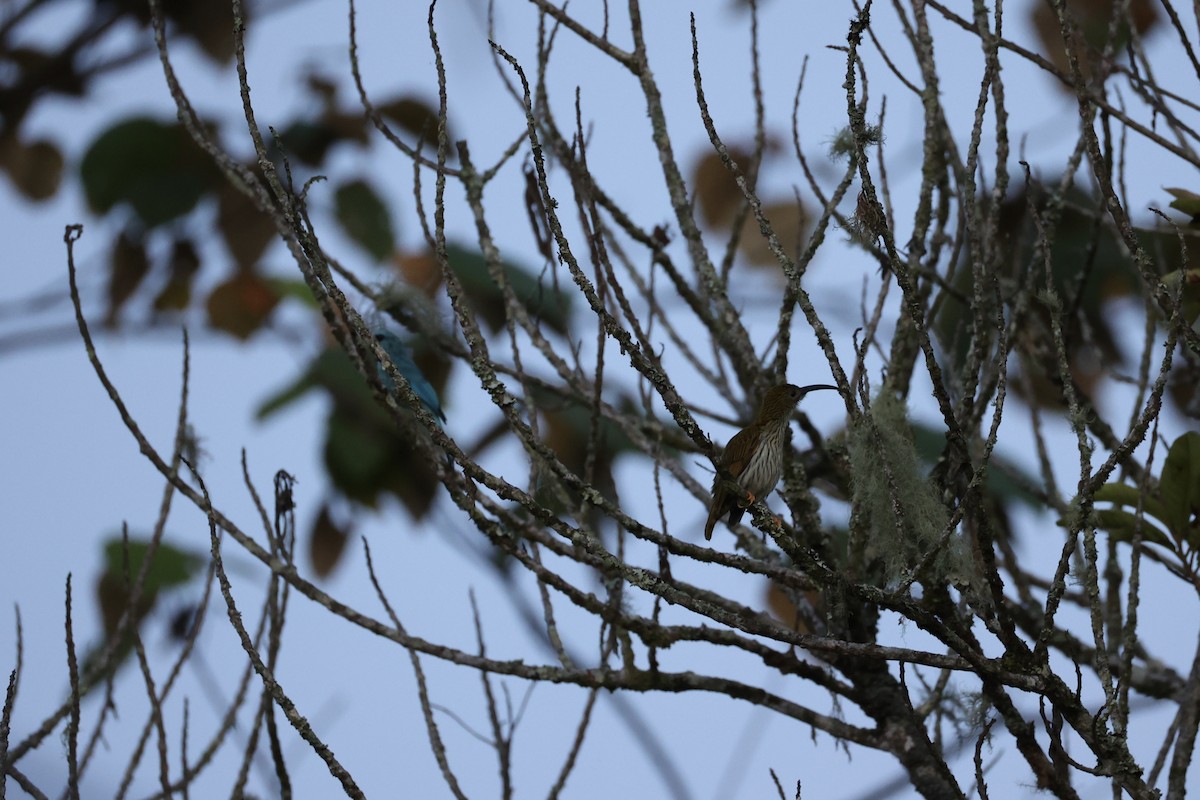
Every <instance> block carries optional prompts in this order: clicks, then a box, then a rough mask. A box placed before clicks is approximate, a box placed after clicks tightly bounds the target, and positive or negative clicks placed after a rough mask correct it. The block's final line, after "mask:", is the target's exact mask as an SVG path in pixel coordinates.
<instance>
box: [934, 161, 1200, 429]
mask: <svg viewBox="0 0 1200 800" xmlns="http://www.w3.org/2000/svg"><path fill="white" fill-rule="evenodd" d="M1055 183H1057V179H1051V180H1046V181H1044V182H1043V184H1044V185H1053V184H1055ZM981 202H987V201H986V200H981ZM1046 211H1047V199H1046V197H1045V196H1044V195H1042V194H1035V195H1033V196H1031V194H1030V190H1024V189H1023V190H1021V191H1020V192H1018V193H1016V194H1014V195H1013V196H1011V197H1009V198H1008V199H1007V200H1005V201H1004V205H1003V207H1002V208H1001V213H1000V230H999V236H1000V239H1001V246H1002V247H1003V249H1004V250H1005V252H1008V253H1010V254H1011V255H1010V258H1009V259H1008V261H1007V262H1006V263H1003V264H1001V265H1000V270H1001V272H1000V274H999V276H998V277H999V280H1000V286H1001V292H1002V294H1003V293H1004V292H1006V290H1007V289H1006V287H1015V286H1018V285H1021V284H1029V283H1032V284H1033V285H1036V286H1038V287H1043V286H1045V285H1046V277H1047V276H1046V265H1047V261H1048V263H1049V270H1050V275H1049V278H1050V285H1051V286H1052V287H1053V288H1054V291H1055V293H1056V294H1057V295H1058V298H1059V300H1060V302H1061V304H1062V309H1063V313H1062V314H1061V315H1060V317H1059V321H1060V323H1061V325H1062V328H1063V337H1064V340H1065V345H1066V349H1067V356H1068V360H1069V364H1070V369H1071V375H1072V378H1073V379H1074V381H1075V383H1076V385H1077V386H1078V387H1079V388H1080V389H1082V390H1083V391H1084V392H1087V393H1088V394H1091V393H1092V392H1093V390H1094V389H1095V388H1096V387H1097V384H1098V383H1099V381H1100V380H1101V378H1103V377H1104V375H1105V374H1106V373H1107V372H1109V371H1110V370H1111V369H1113V368H1114V367H1117V368H1119V367H1121V366H1123V365H1125V363H1126V356H1125V352H1124V350H1123V349H1122V348H1123V346H1124V345H1125V344H1126V343H1127V341H1128V332H1127V331H1125V330H1123V329H1120V328H1118V327H1116V318H1115V317H1114V315H1113V314H1112V313H1111V308H1110V306H1109V304H1110V303H1111V302H1112V301H1113V300H1116V299H1119V298H1134V299H1140V298H1141V297H1142V293H1143V291H1144V289H1143V281H1142V277H1141V275H1140V274H1139V272H1138V270H1137V267H1136V265H1135V264H1134V262H1133V259H1132V257H1131V256H1130V254H1129V253H1128V251H1127V250H1126V248H1125V246H1124V243H1123V242H1122V241H1121V240H1120V237H1119V236H1118V235H1117V233H1116V232H1115V231H1114V230H1113V229H1112V227H1111V226H1110V225H1107V224H1104V222H1103V220H1102V219H1101V218H1100V216H1099V215H1100V214H1101V213H1102V212H1101V201H1100V200H1099V199H1098V198H1097V197H1095V196H1093V195H1091V194H1088V193H1086V192H1084V191H1083V190H1081V189H1079V188H1078V187H1071V188H1070V189H1069V190H1068V191H1067V193H1066V196H1065V197H1064V205H1063V207H1062V209H1061V212H1060V214H1059V217H1058V221H1057V224H1056V225H1055V226H1054V229H1053V232H1052V234H1053V239H1052V244H1051V246H1050V252H1049V258H1048V259H1047V258H1046V257H1045V255H1044V254H1043V252H1042V250H1043V240H1042V234H1041V233H1040V232H1039V230H1038V226H1037V224H1036V223H1035V217H1034V215H1035V214H1037V215H1039V216H1041V215H1044V214H1045V213H1046ZM1182 235H1183V237H1184V239H1185V240H1186V241H1183V242H1181V232H1179V231H1176V230H1175V229H1173V228H1170V227H1167V226H1162V227H1157V228H1142V229H1139V230H1138V231H1137V236H1138V240H1139V242H1140V244H1141V246H1142V247H1143V248H1144V249H1145V250H1146V252H1147V253H1148V254H1149V256H1150V258H1151V259H1152V261H1153V262H1154V264H1155V268H1156V270H1157V271H1158V273H1159V274H1160V275H1163V276H1166V275H1168V274H1170V273H1173V272H1178V271H1180V270H1185V271H1186V273H1187V274H1188V275H1190V274H1191V272H1190V270H1192V269H1195V268H1196V267H1200V264H1198V263H1197V262H1196V258H1197V253H1200V241H1195V242H1192V241H1191V240H1192V237H1193V234H1191V233H1189V232H1187V231H1184V232H1182ZM1185 246H1186V252H1187V259H1188V261H1187V263H1186V264H1185V263H1184V261H1183V257H1184V249H1185ZM968 258H969V256H968V254H966V253H964V254H963V257H962V260H961V261H960V262H959V265H958V269H957V271H956V274H955V278H954V283H953V285H954V288H955V289H956V290H958V292H959V294H960V295H961V296H964V297H971V296H973V291H974V290H973V281H974V275H973V273H972V270H971V267H970V263H969V261H968ZM942 303H943V306H942V308H941V311H940V313H939V315H938V317H937V320H936V323H935V325H934V331H935V333H936V334H937V338H938V342H939V344H940V345H941V347H942V349H943V350H944V351H945V352H946V353H947V355H948V356H949V358H950V360H951V362H952V365H953V367H954V368H958V367H961V366H962V364H963V363H964V361H965V359H966V358H967V355H968V353H969V352H970V348H971V341H972V335H973V334H972V325H973V320H972V319H971V317H970V314H969V313H967V309H966V306H964V304H963V303H962V302H961V301H960V300H958V299H956V298H955V297H954V296H952V295H950V294H946V295H945V296H944V297H943V298H942ZM988 313H991V312H988ZM1050 323H1051V317H1050V312H1049V309H1048V307H1047V305H1046V304H1045V303H1044V302H1035V303H1034V304H1033V306H1032V307H1031V308H1030V309H1029V310H1028V312H1027V324H1022V325H1021V326H1019V327H1018V329H1017V335H1018V336H1020V337H1022V338H1023V339H1025V340H1027V341H1028V345H1027V346H1026V347H1024V349H1025V351H1026V352H1034V353H1041V354H1042V358H1041V360H1040V361H1039V362H1038V363H1036V364H1034V369H1033V371H1032V374H1027V375H1026V377H1027V378H1028V379H1029V382H1030V383H1031V384H1032V386H1033V396H1032V397H1030V396H1027V395H1028V392H1027V388H1026V383H1025V382H1024V381H1013V382H1011V383H1010V386H1011V387H1012V388H1013V390H1014V391H1016V392H1017V393H1018V394H1020V395H1021V396H1022V397H1023V399H1025V400H1026V401H1027V402H1034V403H1037V404H1039V405H1042V406H1045V407H1048V408H1053V409H1059V410H1061V409H1062V408H1063V406H1064V401H1063V392H1062V387H1061V385H1060V383H1061V381H1060V378H1059V368H1058V365H1057V362H1056V356H1055V354H1054V348H1053V346H1052V344H1051V343H1052V342H1053V341H1054V339H1053V333H1052V329H1051V324H1050ZM989 324H990V320H989ZM1184 359H1186V356H1184ZM1176 399H1177V401H1178V400H1180V398H1178V397H1177V398H1176Z"/></svg>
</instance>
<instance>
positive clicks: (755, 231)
mask: <svg viewBox="0 0 1200 800" xmlns="http://www.w3.org/2000/svg"><path fill="white" fill-rule="evenodd" d="M763 216H764V217H766V218H767V221H768V222H770V223H771V228H772V229H773V230H774V231H775V235H776V236H777V237H779V244H780V245H781V246H782V247H783V252H784V253H786V254H787V255H789V256H791V257H793V258H794V257H795V256H796V254H797V251H798V249H799V247H800V244H801V242H803V241H804V234H805V232H806V231H807V229H808V212H807V211H806V210H805V208H804V206H802V205H797V203H796V202H795V201H794V200H793V201H790V202H780V203H768V204H766V205H764V206H763ZM738 248H739V249H740V250H741V253H742V255H743V256H744V257H745V259H746V261H747V262H748V263H750V264H752V265H754V266H758V267H768V266H772V265H775V264H778V261H777V260H776V258H775V254H774V253H772V252H771V247H770V245H769V244H768V242H767V238H766V237H765V236H763V234H762V232H761V231H760V230H759V227H758V220H756V219H755V218H754V215H753V214H748V215H747V216H746V221H745V222H744V223H742V238H741V239H740V240H739V241H738ZM780 274H781V275H782V273H780Z"/></svg>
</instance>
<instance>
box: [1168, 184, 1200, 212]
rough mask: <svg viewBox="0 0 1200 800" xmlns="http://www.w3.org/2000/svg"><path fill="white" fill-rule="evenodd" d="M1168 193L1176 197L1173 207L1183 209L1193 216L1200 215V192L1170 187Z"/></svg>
mask: <svg viewBox="0 0 1200 800" xmlns="http://www.w3.org/2000/svg"><path fill="white" fill-rule="evenodd" d="M1167 194H1169V195H1171V196H1172V197H1174V198H1175V199H1174V200H1172V201H1171V208H1173V209H1175V210H1177V211H1182V212H1183V213H1185V214H1187V215H1188V216H1191V217H1193V218H1194V217H1197V216H1200V194H1196V193H1195V192H1189V191H1188V190H1187V189H1173V188H1170V187H1168V188H1167Z"/></svg>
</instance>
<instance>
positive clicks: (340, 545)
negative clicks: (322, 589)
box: [308, 503, 353, 578]
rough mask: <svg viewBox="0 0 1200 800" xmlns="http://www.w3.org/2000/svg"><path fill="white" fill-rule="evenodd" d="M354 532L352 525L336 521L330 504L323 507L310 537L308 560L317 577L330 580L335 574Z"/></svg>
mask: <svg viewBox="0 0 1200 800" xmlns="http://www.w3.org/2000/svg"><path fill="white" fill-rule="evenodd" d="M352 531H353V528H352V527H351V526H350V525H348V524H345V525H343V524H339V522H338V521H337V520H335V519H334V514H333V509H331V508H330V505H329V503H323V504H322V505H321V509H320V511H318V512H317V516H316V518H315V519H313V525H312V530H311V531H310V533H309V537H308V558H309V561H310V562H311V563H312V567H313V572H315V573H316V574H317V577H319V578H328V577H329V576H330V574H332V573H333V570H334V568H335V567H337V565H338V562H339V561H341V559H342V555H343V554H344V553H345V552H346V543H347V542H349V541H350V536H351V533H352Z"/></svg>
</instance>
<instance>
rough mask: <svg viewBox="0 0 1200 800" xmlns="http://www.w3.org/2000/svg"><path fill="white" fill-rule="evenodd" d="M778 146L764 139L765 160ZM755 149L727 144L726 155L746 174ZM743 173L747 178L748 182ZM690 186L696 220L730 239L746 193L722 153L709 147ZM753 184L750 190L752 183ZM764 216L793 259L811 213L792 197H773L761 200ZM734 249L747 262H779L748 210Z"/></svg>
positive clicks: (696, 165) (763, 264)
mask: <svg viewBox="0 0 1200 800" xmlns="http://www.w3.org/2000/svg"><path fill="white" fill-rule="evenodd" d="M779 149H780V147H779V144H778V143H777V142H775V141H774V140H768V142H767V144H766V147H765V148H764V153H763V163H764V164H765V163H766V162H767V160H768V159H769V158H771V156H772V155H774V154H776V153H778V151H779ZM753 152H754V151H753V148H752V147H750V146H743V145H737V144H734V145H730V146H729V148H728V154H729V157H730V159H731V160H732V161H733V162H734V163H735V164H736V165H737V166H738V169H740V170H741V171H742V174H743V175H744V176H745V175H747V171H748V170H749V169H750V167H751V165H752V163H753ZM748 179H749V178H748V176H747V180H748ZM690 183H691V186H692V190H693V192H694V193H695V198H696V207H697V209H698V210H699V212H700V221H701V222H702V223H703V224H704V226H705V227H706V228H708V229H709V230H710V231H713V232H716V233H721V234H722V235H724V236H726V237H728V236H730V235H731V234H732V232H733V226H734V225H735V224H737V221H738V220H737V216H738V212H739V211H740V210H741V209H742V207H743V205H744V204H745V200H746V198H745V195H743V194H742V190H741V189H740V188H739V187H738V185H737V181H736V180H734V177H733V174H732V173H731V172H730V171H729V169H728V168H727V167H726V166H725V163H724V162H723V161H722V160H721V157H720V155H718V154H717V153H715V152H713V151H712V150H711V149H709V150H707V151H706V152H705V153H704V154H703V155H702V156H701V157H700V158H699V159H697V160H696V162H695V163H694V164H693V165H692V177H691V181H690ZM751 188H754V187H753V185H752V186H751ZM762 213H763V216H764V217H766V219H767V221H768V222H769V223H770V224H771V229H772V230H773V231H774V232H775V235H776V236H777V237H778V238H779V244H780V246H781V247H782V248H783V252H784V253H786V254H787V255H789V256H791V257H793V258H794V257H796V256H797V255H798V253H799V248H800V246H801V245H802V244H804V242H805V237H806V236H807V234H808V229H809V227H810V225H811V215H810V213H809V211H808V209H807V208H805V207H804V205H803V204H802V203H800V202H798V201H797V200H796V199H795V197H788V198H786V199H784V198H779V199H773V198H771V197H770V196H766V197H764V198H763V205H762ZM737 246H738V253H739V254H740V255H741V256H742V258H743V259H745V262H746V264H747V265H748V266H753V267H772V266H775V267H777V266H778V261H777V260H776V258H775V255H774V253H772V252H771V249H770V246H769V245H768V243H767V239H766V237H764V236H763V235H762V232H761V231H760V230H759V226H758V220H757V219H755V218H754V214H753V213H751V212H750V211H749V210H747V211H746V212H745V214H744V216H743V218H742V221H741V227H740V228H739V232H738V245H737ZM773 274H776V275H777V276H778V277H779V278H780V279H782V278H783V273H782V271H780V270H778V269H776V270H775V272H774V273H773Z"/></svg>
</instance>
